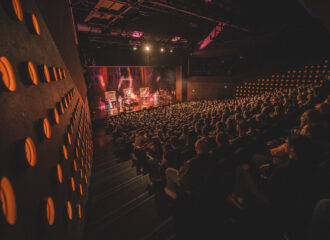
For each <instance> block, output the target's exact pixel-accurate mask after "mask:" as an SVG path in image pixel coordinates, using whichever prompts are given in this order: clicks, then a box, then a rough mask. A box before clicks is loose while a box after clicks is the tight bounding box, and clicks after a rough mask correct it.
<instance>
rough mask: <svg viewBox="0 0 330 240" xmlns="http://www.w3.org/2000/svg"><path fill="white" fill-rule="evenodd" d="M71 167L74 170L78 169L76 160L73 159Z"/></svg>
mask: <svg viewBox="0 0 330 240" xmlns="http://www.w3.org/2000/svg"><path fill="white" fill-rule="evenodd" d="M73 169H74V171H75V172H77V171H78V168H77V162H76V160H73Z"/></svg>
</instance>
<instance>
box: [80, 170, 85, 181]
mask: <svg viewBox="0 0 330 240" xmlns="http://www.w3.org/2000/svg"><path fill="white" fill-rule="evenodd" d="M80 178H81V179H83V178H84V173H83V170H82V169H80Z"/></svg>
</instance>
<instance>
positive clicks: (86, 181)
mask: <svg viewBox="0 0 330 240" xmlns="http://www.w3.org/2000/svg"><path fill="white" fill-rule="evenodd" d="M85 183H86V184H87V183H88V180H87V176H86V175H85Z"/></svg>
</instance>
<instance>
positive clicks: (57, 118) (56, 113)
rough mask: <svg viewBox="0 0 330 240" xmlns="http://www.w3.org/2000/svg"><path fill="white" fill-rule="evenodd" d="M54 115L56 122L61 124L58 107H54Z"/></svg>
mask: <svg viewBox="0 0 330 240" xmlns="http://www.w3.org/2000/svg"><path fill="white" fill-rule="evenodd" d="M53 116H54V122H55V123H56V124H60V116H59V115H58V111H57V109H56V108H54V109H53Z"/></svg>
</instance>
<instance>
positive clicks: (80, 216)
mask: <svg viewBox="0 0 330 240" xmlns="http://www.w3.org/2000/svg"><path fill="white" fill-rule="evenodd" d="M77 211H78V218H79V219H82V211H81V205H80V204H79V203H78V204H77Z"/></svg>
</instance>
